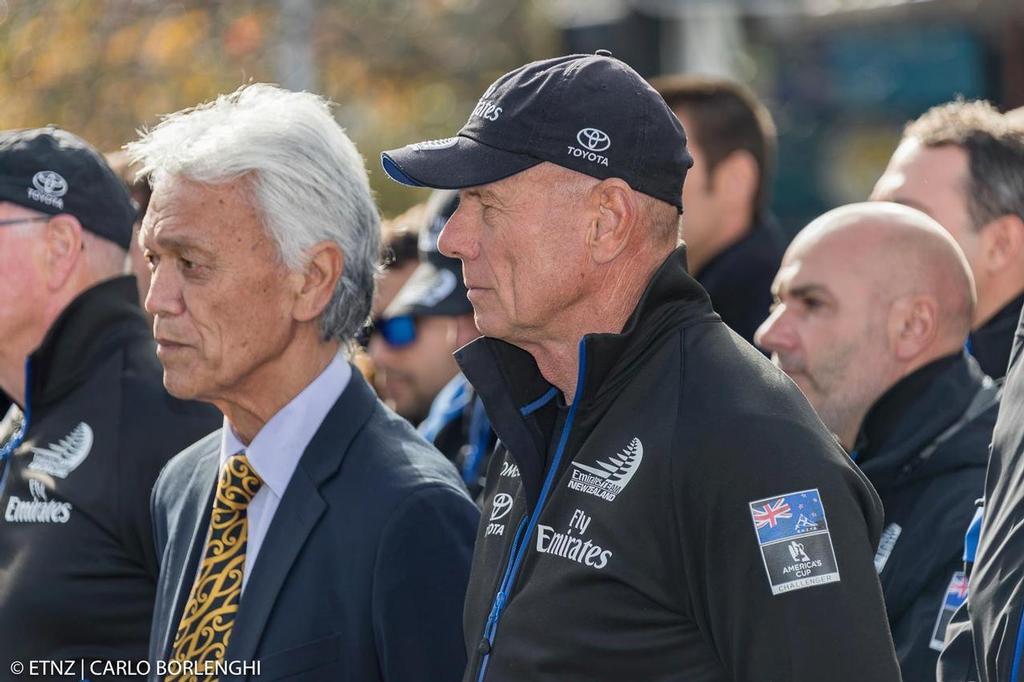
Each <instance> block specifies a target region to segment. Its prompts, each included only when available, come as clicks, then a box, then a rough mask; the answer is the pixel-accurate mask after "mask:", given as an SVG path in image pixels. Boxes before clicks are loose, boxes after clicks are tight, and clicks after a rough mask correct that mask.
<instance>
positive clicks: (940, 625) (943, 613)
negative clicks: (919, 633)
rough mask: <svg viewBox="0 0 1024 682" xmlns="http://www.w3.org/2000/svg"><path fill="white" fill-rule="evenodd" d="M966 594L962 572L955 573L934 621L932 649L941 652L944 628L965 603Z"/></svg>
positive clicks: (943, 641)
mask: <svg viewBox="0 0 1024 682" xmlns="http://www.w3.org/2000/svg"><path fill="white" fill-rule="evenodd" d="M967 592H968V587H967V578H966V577H965V576H964V572H963V571H957V572H955V573H954V574H953V577H952V579H950V581H949V585H948V586H947V587H946V595H945V596H944V597H943V598H942V608H941V609H940V610H939V617H938V618H937V619H936V621H935V629H934V630H933V631H932V641H931V642H930V643H929V646H930V647H931V648H932V649H935V650H936V651H942V649H943V646H944V645H945V643H946V627H947V626H948V625H949V621H950V620H951V619H952V618H953V614H954V613H956V610H957V609H958V608H960V607H961V606H963V603H964V602H965V601H967Z"/></svg>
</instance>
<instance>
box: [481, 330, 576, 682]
mask: <svg viewBox="0 0 1024 682" xmlns="http://www.w3.org/2000/svg"><path fill="white" fill-rule="evenodd" d="M579 359H580V362H579V368H578V370H577V373H576V392H575V394H574V395H573V399H572V406H571V407H569V415H568V416H567V417H566V419H565V425H564V426H563V427H562V435H561V436H560V437H559V439H558V448H557V449H556V450H555V456H554V458H553V459H552V461H551V466H550V467H548V473H547V476H546V477H545V478H544V486H543V487H542V488H541V491H540V497H539V498H538V499H537V504H536V506H535V507H534V508H533V513H532V514H530V516H529V522H528V523H527V517H526V516H524V517H523V520H522V521H521V522H520V523H519V529H518V530H517V531H516V535H515V538H513V540H512V548H511V550H510V551H509V559H508V563H507V564H506V565H505V573H504V575H503V576H502V580H501V584H500V585H499V586H498V592H497V594H495V595H494V602H493V603H492V604H491V612H490V614H489V615H488V616H487V625H486V626H485V627H484V638H483V640H482V641H481V642H480V645H479V647H478V649H477V651H478V652H480V653H482V654H483V659H481V661H480V672H479V673H478V674H477V678H476V679H477V682H483V680H484V675H485V674H486V672H487V664H488V663H489V662H490V660H491V649H492V648H493V647H494V638H495V636H496V635H497V632H498V621H499V620H500V619H501V614H502V611H504V609H505V603H506V601H507V599H508V596H509V593H510V592H511V591H512V587H513V586H514V584H515V580H516V575H517V574H518V573H519V568H520V567H521V566H522V563H523V558H524V557H525V556H526V548H527V547H529V545H530V538H531V537H533V531H534V530H535V529H536V528H537V522H538V521H539V520H540V513H541V511H543V509H544V505H545V503H546V502H547V499H548V496H549V495H550V494H551V488H552V486H553V485H554V479H555V476H556V475H557V474H558V469H559V464H560V463H561V461H562V453H563V452H564V451H565V444H566V443H567V442H568V441H569V433H570V431H572V422H573V419H575V417H576V409H577V407H578V406H579V404H580V396H581V395H582V394H583V376H584V374H585V372H586V367H587V364H586V353H585V351H584V344H583V339H580V343H579ZM552 390H554V389H552ZM545 395H552V396H553V395H554V394H552V393H551V392H550V391H549V392H548V394H545ZM532 405H533V404H531V406H532ZM528 407H530V406H528ZM535 409H536V408H535ZM524 411H525V408H524ZM524 525H525V528H526V532H525V533H523V528H524Z"/></svg>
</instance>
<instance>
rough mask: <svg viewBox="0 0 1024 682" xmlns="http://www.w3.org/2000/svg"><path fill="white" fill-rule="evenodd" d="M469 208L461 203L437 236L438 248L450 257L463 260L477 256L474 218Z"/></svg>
mask: <svg viewBox="0 0 1024 682" xmlns="http://www.w3.org/2000/svg"><path fill="white" fill-rule="evenodd" d="M469 210H470V209H469V208H468V207H466V206H464V205H460V206H459V208H458V210H456V211H455V213H453V214H452V217H451V218H449V219H448V222H447V223H445V226H444V228H443V229H442V230H441V234H440V235H438V238H437V249H438V251H440V252H441V253H443V254H444V255H446V256H448V257H449V258H459V259H461V260H467V259H473V258H475V257H476V242H475V240H474V239H473V238H472V232H473V229H472V224H471V223H472V218H471V217H470V215H469Z"/></svg>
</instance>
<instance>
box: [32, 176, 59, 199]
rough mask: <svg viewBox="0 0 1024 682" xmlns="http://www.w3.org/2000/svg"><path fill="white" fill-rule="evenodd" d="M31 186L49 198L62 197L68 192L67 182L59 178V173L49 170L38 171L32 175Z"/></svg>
mask: <svg viewBox="0 0 1024 682" xmlns="http://www.w3.org/2000/svg"><path fill="white" fill-rule="evenodd" d="M32 185H33V186H34V187H35V188H36V189H37V190H39V191H40V192H42V193H43V194H48V195H50V196H51V197H62V196H64V195H65V194H67V192H68V181H67V180H65V179H64V178H63V177H61V176H60V174H59V173H55V172H53V171H49V170H45V171H39V172H38V173H36V174H35V175H33V176H32Z"/></svg>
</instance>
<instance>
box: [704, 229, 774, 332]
mask: <svg viewBox="0 0 1024 682" xmlns="http://www.w3.org/2000/svg"><path fill="white" fill-rule="evenodd" d="M786 242H787V240H786V236H785V234H783V232H782V229H781V228H780V227H779V226H778V224H777V223H776V222H775V219H774V218H772V217H771V216H768V217H767V218H765V219H763V220H757V221H755V222H754V223H753V225H752V226H751V228H750V232H749V233H747V234H746V235H744V237H743V238H742V239H741V240H740V241H738V242H736V243H735V244H732V245H731V246H729V247H728V248H726V249H725V250H724V251H722V252H721V253H719V254H717V255H716V256H715V257H714V258H712V259H711V260H710V261H709V262H708V263H707V264H706V265H705V266H704V267H703V268H701V271H700V272H698V273H696V280H697V281H698V282H700V285H701V286H702V287H704V290H705V291H707V292H708V296H710V297H711V305H712V306H713V307H714V309H715V312H716V313H718V315H719V316H720V317H721V318H722V322H725V323H726V324H727V325H728V326H729V328H730V329H732V330H733V331H734V332H736V333H737V334H739V335H740V336H742V337H743V338H744V339H746V340H747V341H748V342H750V343H753V342H754V332H756V331H757V328H758V327H760V326H761V323H762V322H764V321H765V319H767V318H768V315H769V313H770V312H771V310H770V308H771V305H772V280H774V279H775V273H777V272H778V271H779V265H781V264H782V256H783V255H784V254H785V253H786Z"/></svg>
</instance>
